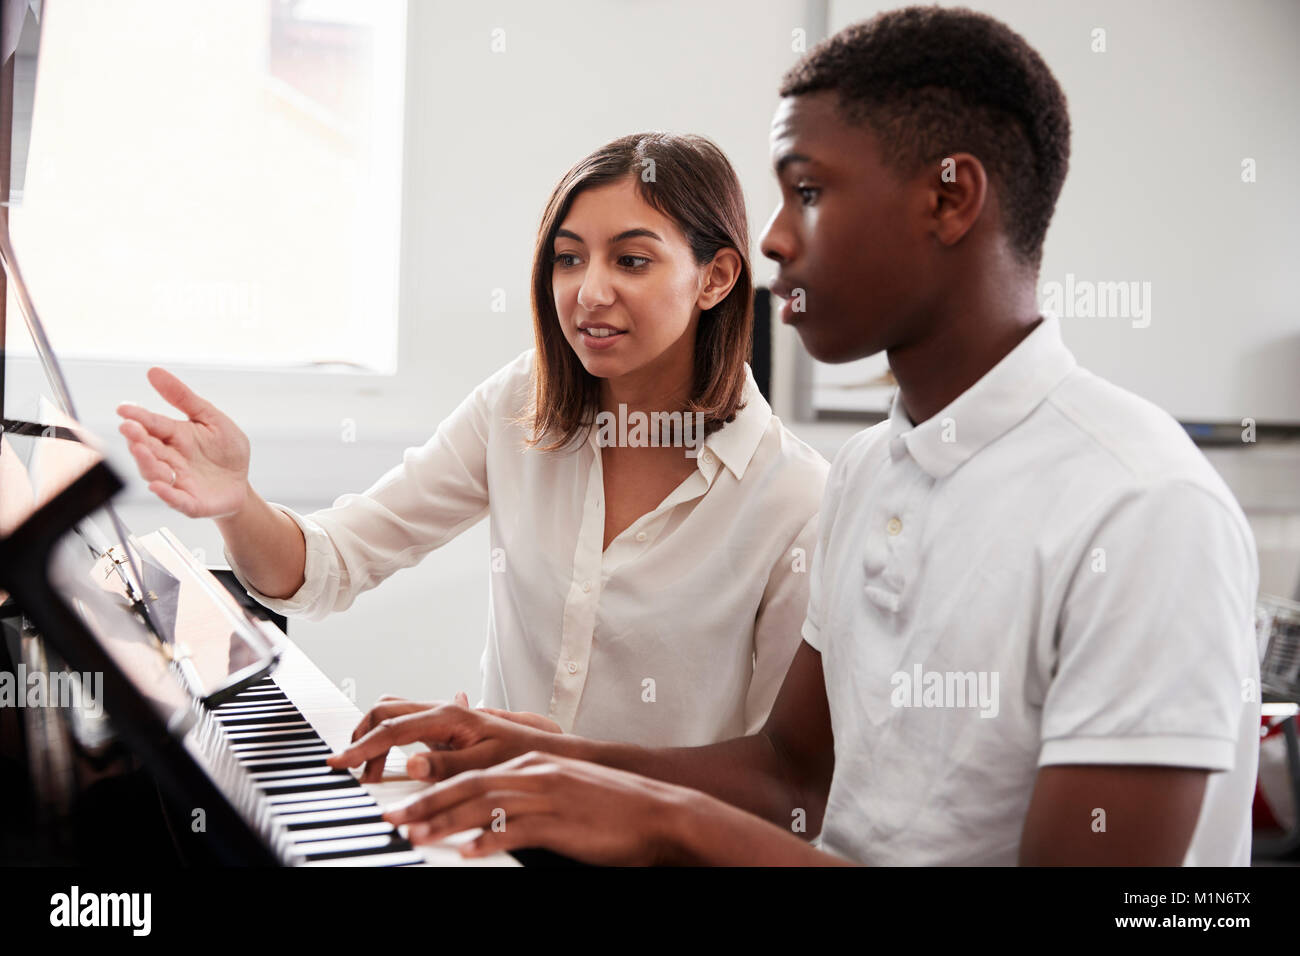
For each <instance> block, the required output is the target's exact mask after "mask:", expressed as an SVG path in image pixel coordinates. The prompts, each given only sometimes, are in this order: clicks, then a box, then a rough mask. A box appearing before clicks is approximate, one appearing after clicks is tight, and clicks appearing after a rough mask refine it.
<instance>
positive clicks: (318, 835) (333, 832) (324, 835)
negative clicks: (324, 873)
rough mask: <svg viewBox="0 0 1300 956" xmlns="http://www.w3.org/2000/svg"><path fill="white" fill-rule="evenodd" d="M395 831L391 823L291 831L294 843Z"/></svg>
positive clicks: (350, 824)
mask: <svg viewBox="0 0 1300 956" xmlns="http://www.w3.org/2000/svg"><path fill="white" fill-rule="evenodd" d="M382 833H387V834H390V837H389V838H390V839H391V834H392V833H393V825H392V824H391V823H383V822H380V823H348V824H344V825H343V826H338V827H322V828H321V829H319V830H301V831H293V832H291V833H290V838H291V839H292V840H293V842H294V843H298V844H302V843H313V842H316V841H324V840H337V839H341V838H344V837H359V836H374V835H376V834H382Z"/></svg>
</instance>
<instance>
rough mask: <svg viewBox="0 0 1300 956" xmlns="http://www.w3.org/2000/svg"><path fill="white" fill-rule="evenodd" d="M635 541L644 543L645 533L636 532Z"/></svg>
mask: <svg viewBox="0 0 1300 956" xmlns="http://www.w3.org/2000/svg"><path fill="white" fill-rule="evenodd" d="M636 539H637V540H638V541H644V540H645V539H646V533H645V532H644V531H638V532H637V533H636Z"/></svg>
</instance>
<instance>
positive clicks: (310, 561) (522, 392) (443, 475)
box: [225, 350, 532, 620]
mask: <svg viewBox="0 0 1300 956" xmlns="http://www.w3.org/2000/svg"><path fill="white" fill-rule="evenodd" d="M531 369H532V351H531V350H529V351H528V352H524V353H523V354H521V355H520V356H519V357H518V358H517V359H515V360H514V361H513V362H511V363H510V364H508V365H506V366H504V367H503V368H501V369H500V370H499V371H497V372H496V373H494V374H493V375H492V376H491V377H489V378H488V379H487V380H486V381H484V382H483V383H482V384H480V385H479V386H478V387H477V388H475V389H474V391H473V392H471V393H470V394H469V395H468V396H466V397H465V399H464V400H463V401H462V402H461V403H460V405H459V406H458V407H457V408H456V409H455V410H454V411H453V412H452V413H451V414H450V415H448V416H447V418H445V419H444V420H443V421H442V423H441V424H440V425H439V426H438V429H437V431H436V432H435V433H434V435H433V436H432V437H431V438H430V439H429V440H428V441H427V442H425V443H424V444H423V445H421V446H418V447H413V448H408V449H406V451H405V452H403V454H402V461H401V463H400V464H397V465H395V466H393V467H392V468H391V469H389V470H388V471H387V472H386V473H385V474H384V475H382V476H381V477H380V478H379V479H378V480H377V481H375V483H374V484H373V485H371V486H370V487H369V488H368V489H366V491H364V492H362V493H361V494H352V493H350V494H345V495H342V496H340V497H339V498H337V499H336V500H335V501H334V503H333V505H332V506H330V507H329V508H325V509H322V510H320V511H314V512H312V513H311V514H308V515H300V514H298V513H297V512H295V511H293V510H292V509H290V508H288V507H286V506H284V505H281V504H274V503H273V507H276V508H279V509H280V510H281V511H283V512H284V513H286V514H288V515H289V517H290V518H292V519H293V520H294V521H295V522H296V523H297V524H298V526H299V528H300V529H301V530H302V532H303V538H304V540H305V542H306V567H305V568H304V571H303V578H304V580H303V585H302V587H300V588H299V589H298V590H297V591H296V592H295V593H294V594H291V595H290V596H289V597H287V598H283V599H278V598H271V597H268V596H267V595H265V594H262V593H260V592H259V591H257V590H256V589H255V588H253V587H252V586H251V584H250V583H249V582H248V581H247V580H246V579H245V578H244V577H243V575H242V573H241V572H240V570H239V569H238V567H236V566H235V563H234V561H233V560H232V556H231V554H230V550H229V549H228V548H227V549H225V555H226V561H227V562H228V563H229V564H230V566H231V570H232V571H233V572H234V574H235V577H236V578H238V580H239V582H240V583H241V584H243V585H244V588H245V589H246V590H247V591H248V593H249V594H250V595H251V596H252V597H253V598H254V599H256V600H257V601H258V602H259V603H261V604H263V605H264V606H266V607H268V608H270V609H271V610H273V611H278V612H280V613H282V614H286V615H295V616H300V617H304V618H306V619H308V620H319V619H321V618H324V617H326V616H327V615H329V614H331V613H334V612H338V611H344V610H346V609H347V608H348V607H350V606H351V605H352V602H353V601H354V600H355V599H356V597H357V595H359V594H361V593H362V592H364V591H367V590H369V589H370V588H373V587H374V586H375V585H377V584H379V583H380V582H381V581H383V580H384V579H385V578H387V577H388V576H389V575H391V574H393V573H394V572H395V571H398V570H400V569H402V568H407V567H410V566H412V565H414V564H417V563H418V562H419V561H420V560H421V559H422V558H423V557H424V556H425V555H426V554H428V553H429V552H430V551H432V550H433V549H434V548H438V547H441V546H442V545H443V544H446V543H447V542H448V541H450V540H451V539H452V538H454V537H455V536H456V535H458V534H460V533H461V532H462V531H464V530H465V529H466V528H469V527H470V526H472V525H474V524H476V523H477V522H478V521H480V520H481V519H482V518H483V517H484V516H485V515H486V514H487V512H488V475H487V453H488V441H489V436H490V433H491V431H492V429H493V427H494V423H495V422H496V421H497V420H498V419H500V418H502V417H509V416H511V415H512V414H514V413H517V412H518V411H519V410H520V409H521V408H522V407H523V404H524V401H525V400H526V397H527V396H526V390H527V388H528V383H529V381H530V376H531Z"/></svg>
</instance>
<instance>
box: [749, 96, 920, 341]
mask: <svg viewBox="0 0 1300 956" xmlns="http://www.w3.org/2000/svg"><path fill="white" fill-rule="evenodd" d="M836 96H837V94H835V93H833V92H830V91H826V92H820V93H814V94H809V95H805V96H793V97H785V98H784V99H782V100H781V102H780V104H779V105H778V106H777V110H776V115H775V116H774V117H773V119H772V134H771V150H772V164H773V168H774V170H775V172H776V175H777V179H778V180H779V181H780V184H781V205H780V206H778V207H777V209H776V211H775V212H774V213H773V214H772V218H771V219H770V220H768V223H767V227H766V228H765V229H764V232H763V238H762V243H761V248H762V251H763V254H764V255H765V256H767V257H768V258H770V259H773V260H775V261H776V262H778V263H780V270H779V272H778V274H777V279H776V283H775V284H774V286H773V291H774V292H775V293H776V294H777V295H778V296H780V297H781V298H783V299H785V300H786V302H785V305H784V306H783V308H782V309H781V320H782V321H783V322H786V323H788V324H790V325H792V326H794V328H795V329H796V330H797V331H798V333H799V337H800V338H801V339H802V340H803V344H804V347H805V348H807V349H808V351H809V353H811V354H812V356H813V357H814V358H816V359H818V360H820V361H823V362H849V361H852V360H854V359H859V358H863V357H865V356H868V355H872V354H874V353H876V352H879V351H881V350H883V349H889V348H893V347H895V346H898V345H901V344H905V342H906V341H907V339H908V338H909V336H910V335H912V334H915V332H916V327H915V324H916V322H917V321H918V320H920V319H922V318H923V317H924V313H925V303H926V302H927V301H929V300H930V298H931V296H932V294H933V289H931V288H930V286H932V284H933V283H932V282H931V281H929V280H927V278H926V274H927V265H928V263H929V262H930V255H931V250H932V244H931V243H930V241H929V237H928V235H927V233H926V230H925V228H924V223H925V216H924V203H925V201H926V200H925V190H924V189H921V188H909V185H908V184H907V183H905V182H903V181H902V180H900V179H899V177H898V176H897V174H896V173H894V172H892V171H890V170H888V169H886V168H885V166H884V163H883V161H882V160H881V156H880V150H879V146H878V144H877V140H876V138H875V136H874V135H873V134H872V133H871V132H870V131H869V130H868V129H866V128H864V127H859V126H855V125H850V124H848V123H847V122H846V121H845V120H844V119H843V118H842V117H841V115H840V113H839V110H838V109H837V106H836ZM913 185H915V184H913ZM801 309H802V311H801Z"/></svg>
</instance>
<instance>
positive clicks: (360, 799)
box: [273, 793, 374, 823]
mask: <svg viewBox="0 0 1300 956" xmlns="http://www.w3.org/2000/svg"><path fill="white" fill-rule="evenodd" d="M372 805H374V797H372V796H370V794H368V793H362V794H361V796H357V797H338V798H336V799H332V800H331V799H326V800H306V801H303V800H300V801H298V802H297V803H281V804H278V805H277V806H275V807H274V808H273V809H274V810H275V812H276V815H277V816H280V817H283V822H285V823H293V822H294V820H293V818H294V815H295V814H299V813H309V812H311V811H313V810H343V809H346V808H348V807H352V808H356V807H368V806H372ZM286 814H288V816H285V815H286Z"/></svg>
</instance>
